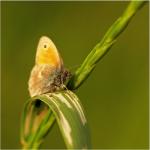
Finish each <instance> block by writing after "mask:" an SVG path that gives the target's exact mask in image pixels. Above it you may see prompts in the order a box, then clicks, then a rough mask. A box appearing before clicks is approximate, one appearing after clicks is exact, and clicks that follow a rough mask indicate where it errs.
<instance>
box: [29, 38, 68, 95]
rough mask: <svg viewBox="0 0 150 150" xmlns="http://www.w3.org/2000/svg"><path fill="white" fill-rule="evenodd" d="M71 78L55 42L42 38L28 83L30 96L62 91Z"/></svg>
mask: <svg viewBox="0 0 150 150" xmlns="http://www.w3.org/2000/svg"><path fill="white" fill-rule="evenodd" d="M69 76H70V72H69V71H68V70H67V69H65V68H64V65H63V60H62V58H61V56H60V54H59V52H58V50H57V48H56V46H55V44H54V43H53V41H52V40H51V39H50V38H48V37H47V36H42V37H41V38H40V40H39V43H38V46H37V52H36V57H35V65H34V67H33V69H32V71H31V74H30V78H29V82H28V87H29V93H30V96H31V97H33V96H36V95H40V94H44V93H48V92H54V91H57V90H60V89H62V87H64V86H63V85H64V83H65V81H66V80H67V79H68V78H69Z"/></svg>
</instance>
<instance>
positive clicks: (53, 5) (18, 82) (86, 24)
mask: <svg viewBox="0 0 150 150" xmlns="http://www.w3.org/2000/svg"><path fill="white" fill-rule="evenodd" d="M1 3H2V10H1V12H2V18H1V21H2V30H1V33H2V43H1V44H2V93H1V94H2V106H1V108H2V112H1V114H2V119H1V122H2V124H1V130H2V148H5V149H6V148H9V149H10V148H20V147H21V145H20V141H19V140H20V139H19V138H20V118H21V112H22V109H23V105H24V103H25V101H26V100H27V99H28V98H29V93H28V90H27V88H28V87H27V82H28V78H29V74H30V70H31V68H32V66H33V65H34V57H35V52H36V47H37V44H38V40H39V38H40V37H41V36H43V35H47V36H49V37H50V38H51V39H52V40H53V41H54V43H55V44H56V46H57V48H58V50H59V52H60V53H61V55H62V57H63V60H64V63H65V66H66V67H67V68H69V69H70V70H71V71H74V70H75V69H76V68H77V67H78V66H80V64H81V63H82V62H83V60H84V59H85V57H86V56H87V54H88V53H89V52H90V50H91V49H92V48H93V47H94V46H95V45H96V44H97V43H98V42H99V41H100V40H101V38H102V37H103V35H104V33H105V32H106V31H107V29H108V28H109V27H110V25H111V24H112V23H113V22H114V21H115V20H116V19H117V18H118V17H119V16H120V15H121V14H122V12H123V10H124V9H125V8H126V6H127V4H128V2H115V1H114V2H109V1H107V2H102V1H99V2H50V1H49V2H1ZM148 19H149V16H148V4H147V5H145V6H144V7H143V8H142V9H141V10H140V11H139V12H138V13H137V14H136V16H134V18H133V20H132V21H131V23H130V24H129V26H128V27H127V29H126V30H125V32H123V33H122V34H121V36H120V37H119V38H118V41H117V42H116V44H115V45H114V46H113V47H112V48H111V50H110V51H109V53H107V55H105V57H104V58H103V59H102V60H101V61H100V62H99V63H98V64H97V66H96V69H95V70H94V71H93V73H92V74H91V75H90V77H89V78H88V79H87V80H86V82H85V83H84V84H83V85H82V86H81V87H80V88H79V89H78V90H77V91H76V93H77V95H78V96H79V98H80V99H81V101H82V104H83V106H84V108H85V112H86V116H87V119H88V122H89V126H90V130H91V136H92V145H93V148H119V149H121V148H148V133H149V132H148V127H149V124H148V122H149V121H148V109H149V108H148V101H149V100H148V92H149V91H148V73H149V72H148V51H149V50H148V42H149V39H148V28H149V24H148ZM79 136H80V135H79ZM42 148H53V149H54V148H65V144H64V142H63V139H62V137H61V134H60V132H59V129H58V126H57V124H55V126H54V128H53V129H52V131H51V132H50V133H49V135H48V136H47V137H46V139H45V142H44V143H43V145H42Z"/></svg>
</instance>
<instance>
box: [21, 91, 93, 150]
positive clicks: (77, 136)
mask: <svg viewBox="0 0 150 150" xmlns="http://www.w3.org/2000/svg"><path fill="white" fill-rule="evenodd" d="M23 118H24V119H23V121H22V130H21V137H22V143H23V146H24V148H25V149H31V148H38V147H39V146H40V144H41V143H42V141H43V139H44V137H45V135H46V134H47V133H48V131H49V129H50V128H51V127H52V125H53V123H54V121H55V119H56V121H57V123H58V125H59V128H60V131H61V133H62V136H63V139H64V141H65V144H66V147H67V148H68V149H88V148H90V147H91V144H90V135H89V130H88V125H87V121H86V118H85V115H84V112H83V108H82V105H81V103H80V101H79V99H78V97H77V96H76V95H75V94H74V93H73V92H71V91H68V90H66V91H61V92H56V93H48V94H43V95H40V96H36V97H33V98H32V99H31V100H29V101H28V102H27V103H26V105H25V108H24V114H23ZM27 130H28V131H27Z"/></svg>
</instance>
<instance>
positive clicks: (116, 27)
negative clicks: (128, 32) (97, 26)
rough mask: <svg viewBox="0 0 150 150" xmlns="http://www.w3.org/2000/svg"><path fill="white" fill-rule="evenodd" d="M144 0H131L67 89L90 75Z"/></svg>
mask: <svg viewBox="0 0 150 150" xmlns="http://www.w3.org/2000/svg"><path fill="white" fill-rule="evenodd" d="M145 2H146V1H132V2H130V4H129V5H128V7H127V9H126V10H125V12H124V13H123V15H122V16H121V17H119V18H118V19H117V20H116V21H115V22H114V24H113V25H112V26H111V27H110V28H109V30H108V31H107V32H106V34H105V36H104V37H103V39H102V40H101V42H100V43H98V44H97V45H96V46H95V47H94V48H93V49H92V51H91V52H90V54H89V55H88V56H87V57H86V59H85V60H84V62H83V63H82V64H81V66H80V67H79V68H78V69H77V70H76V71H75V73H74V75H73V76H72V78H71V79H70V81H69V82H68V85H67V87H68V89H70V90H75V89H77V88H78V87H79V86H80V85H81V84H82V83H83V82H84V81H85V80H86V78H87V77H88V76H89V75H90V73H91V72H92V71H93V69H94V68H95V66H96V64H97V62H98V61H99V60H100V59H101V58H102V57H103V56H104V55H105V54H106V53H107V52H108V50H109V49H110V48H111V46H112V45H113V44H114V43H115V42H116V39H117V37H118V36H119V35H120V34H121V33H122V32H123V31H124V30H125V28H126V27H127V25H128V23H129V22H130V21H131V19H132V17H133V16H134V15H135V14H136V12H137V11H138V10H139V9H140V8H141V7H142V6H143V5H144V3H145Z"/></svg>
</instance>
